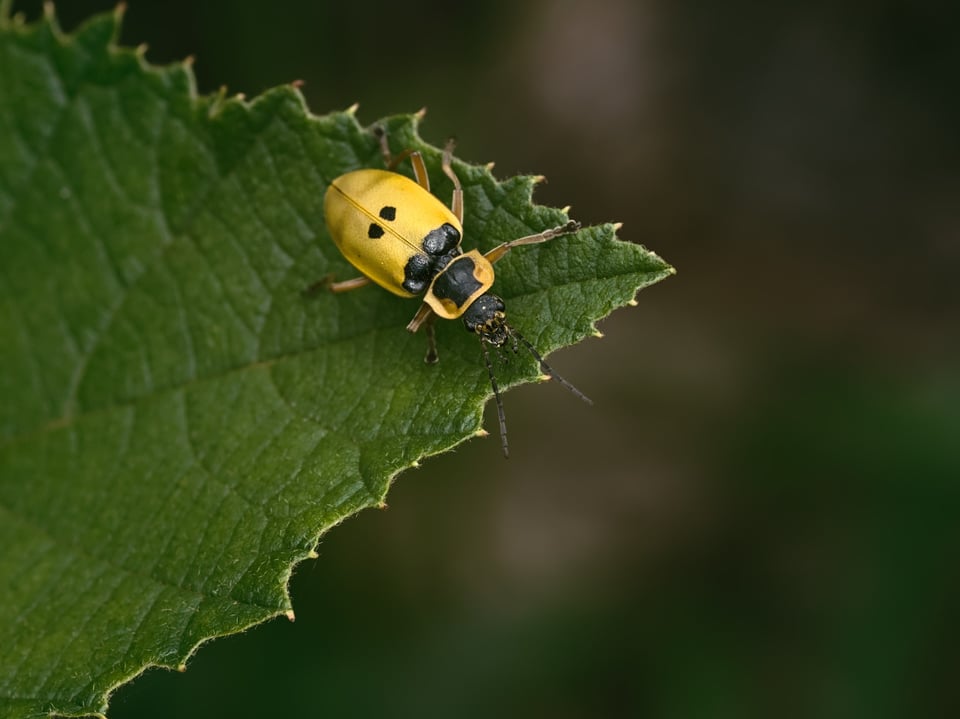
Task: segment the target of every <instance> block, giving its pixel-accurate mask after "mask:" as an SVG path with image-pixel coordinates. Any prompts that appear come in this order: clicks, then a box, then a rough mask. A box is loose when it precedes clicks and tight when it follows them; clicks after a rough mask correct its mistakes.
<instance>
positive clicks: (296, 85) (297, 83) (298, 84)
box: [290, 78, 306, 90]
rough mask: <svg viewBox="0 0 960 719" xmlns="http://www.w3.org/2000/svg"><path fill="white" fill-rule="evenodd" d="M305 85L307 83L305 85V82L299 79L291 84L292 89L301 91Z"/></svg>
mask: <svg viewBox="0 0 960 719" xmlns="http://www.w3.org/2000/svg"><path fill="white" fill-rule="evenodd" d="M305 84H306V83H305V82H304V81H303V80H301V79H299V78H298V79H296V80H293V81H291V82H290V87H292V88H294V89H295V90H299V89H300V88H301V87H303V86H304V85H305Z"/></svg>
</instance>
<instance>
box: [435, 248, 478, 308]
mask: <svg viewBox="0 0 960 719" xmlns="http://www.w3.org/2000/svg"><path fill="white" fill-rule="evenodd" d="M476 269H477V266H476V264H475V263H474V261H473V258H471V257H467V256H465V255H464V256H461V257H456V258H454V259H453V260H451V262H450V264H449V265H447V269H446V270H444V271H443V272H441V273H440V274H439V275H437V279H436V280H434V282H433V289H432V292H433V294H434V295H436V296H437V297H438V298H440V299H441V300H444V299H449V300H452V301H453V303H454V304H455V305H456V306H457V307H463V305H464V304H466V302H467V300H468V299H470V297H472V296H473V295H475V294H476V293H477V290H479V289H480V288H481V287H483V285H482V284H481V283H480V282H479V281H477V278H476V277H475V276H474V273H475V272H476Z"/></svg>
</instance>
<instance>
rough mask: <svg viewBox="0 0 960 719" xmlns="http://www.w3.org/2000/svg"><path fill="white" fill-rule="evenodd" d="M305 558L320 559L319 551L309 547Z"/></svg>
mask: <svg viewBox="0 0 960 719" xmlns="http://www.w3.org/2000/svg"><path fill="white" fill-rule="evenodd" d="M307 559H320V553H319V552H318V551H317V550H316V549H311V550H310V551H309V552H308V553H307Z"/></svg>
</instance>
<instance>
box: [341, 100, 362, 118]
mask: <svg viewBox="0 0 960 719" xmlns="http://www.w3.org/2000/svg"><path fill="white" fill-rule="evenodd" d="M359 109H360V103H359V102H355V103H353V104H352V105H351V106H350V107H348V108H347V109H346V110H344V111H343V112H344V114H345V115H349V116H350V117H354V116H355V115H356V114H357V110H359Z"/></svg>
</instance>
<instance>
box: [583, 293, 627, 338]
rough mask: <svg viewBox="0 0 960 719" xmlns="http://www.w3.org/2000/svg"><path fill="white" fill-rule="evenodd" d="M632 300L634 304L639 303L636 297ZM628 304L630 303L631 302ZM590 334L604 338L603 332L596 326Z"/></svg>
mask: <svg viewBox="0 0 960 719" xmlns="http://www.w3.org/2000/svg"><path fill="white" fill-rule="evenodd" d="M631 302H633V304H634V305H636V304H637V301H636V300H635V299H634V300H631ZM627 304H629V302H628V303H627ZM590 335H591V337H596V338H597V339H598V340H602V339H603V338H604V334H603V332H601V331H600V330H598V329H597V328H596V327H594V328H593V332H591V333H590Z"/></svg>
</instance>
